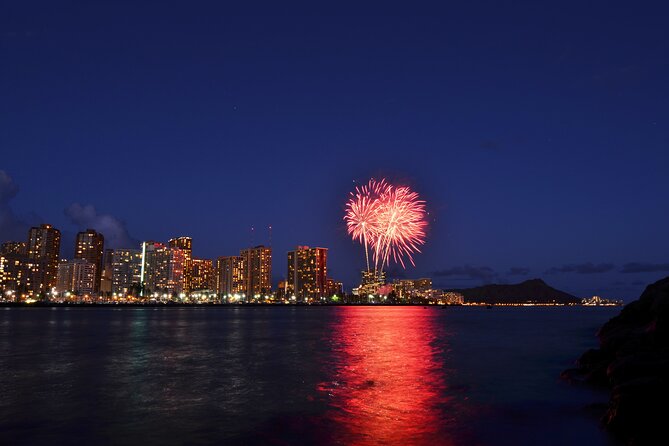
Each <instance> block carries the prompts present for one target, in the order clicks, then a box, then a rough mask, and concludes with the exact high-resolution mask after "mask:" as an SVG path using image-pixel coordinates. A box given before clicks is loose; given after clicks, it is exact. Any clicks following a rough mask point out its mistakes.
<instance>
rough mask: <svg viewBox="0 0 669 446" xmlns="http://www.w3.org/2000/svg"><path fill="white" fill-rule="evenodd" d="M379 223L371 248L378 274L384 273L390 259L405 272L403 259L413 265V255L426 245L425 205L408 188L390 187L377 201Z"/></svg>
mask: <svg viewBox="0 0 669 446" xmlns="http://www.w3.org/2000/svg"><path fill="white" fill-rule="evenodd" d="M378 219H379V221H380V222H381V223H380V225H379V228H380V232H379V234H378V235H377V237H376V243H375V245H374V260H375V267H376V269H377V270H380V271H383V268H384V266H389V265H390V259H391V258H392V260H393V261H394V262H395V263H399V264H401V265H402V268H405V267H406V265H405V264H404V257H406V258H408V259H409V261H410V262H411V264H412V265H414V266H415V263H414V261H413V254H414V253H416V252H420V245H423V244H424V243H425V230H426V228H427V222H426V221H425V202H424V201H422V200H420V199H419V197H418V194H417V193H416V192H413V191H412V190H411V189H410V188H409V187H404V186H403V187H392V188H390V189H389V190H388V191H387V192H386V193H385V194H384V195H382V196H381V198H380V203H379V210H378Z"/></svg>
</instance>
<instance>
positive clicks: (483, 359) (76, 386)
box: [0, 307, 619, 446]
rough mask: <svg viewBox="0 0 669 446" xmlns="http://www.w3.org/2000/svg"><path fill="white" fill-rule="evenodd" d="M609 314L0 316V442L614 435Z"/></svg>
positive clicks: (489, 441)
mask: <svg viewBox="0 0 669 446" xmlns="http://www.w3.org/2000/svg"><path fill="white" fill-rule="evenodd" d="M618 311H619V309H617V308H575V307H564V308H563V307H514V308H493V309H485V308H468V307H448V308H445V309H441V308H434V307H429V308H423V307H221V308H191V307H188V308H75V307H69V308H4V309H0V444H3V445H14V444H16V445H46V444H49V445H52V444H86V445H93V444H95V445H107V444H109V445H111V444H124V445H126V444H130V445H135V444H136V445H145V444H166V445H172V444H174V445H178V444H189V445H195V444H233V445H236V444H239V445H242V444H243V445H248V444H272V445H293V444H295V445H302V444H304V445H307V444H341V445H350V444H363V445H364V444H369V445H373V444H384V445H395V444H397V445H407V444H419V445H423V444H424V445H439V444H443V445H507V444H509V445H524V444H528V445H529V444H531V445H567V444H569V445H574V444H587V445H591V446H595V445H613V444H616V443H615V441H614V440H613V439H612V438H611V437H610V436H609V435H607V434H606V432H604V431H603V430H602V429H601V428H600V426H599V422H598V416H599V414H598V412H597V410H593V409H592V408H589V406H591V405H592V404H597V403H605V402H606V401H607V394H606V393H605V392H604V391H601V390H599V391H598V390H593V389H589V388H586V387H579V386H573V385H569V384H567V383H565V382H562V381H561V380H560V379H559V374H560V372H561V371H562V370H563V369H565V368H567V367H570V366H571V364H573V361H574V360H575V359H576V358H577V357H578V356H579V355H580V354H581V353H582V352H583V351H584V350H585V349H587V348H589V347H593V346H596V339H595V337H594V334H595V332H596V331H597V329H598V327H599V326H601V324H602V323H604V322H605V321H606V320H608V319H609V318H610V317H612V316H614V315H615V314H616V313H617V312H618Z"/></svg>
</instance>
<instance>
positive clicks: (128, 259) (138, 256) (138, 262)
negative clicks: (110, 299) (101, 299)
mask: <svg viewBox="0 0 669 446" xmlns="http://www.w3.org/2000/svg"><path fill="white" fill-rule="evenodd" d="M111 269H112V273H111V292H112V294H116V295H117V296H125V295H128V294H134V295H137V294H138V291H139V289H140V284H141V282H142V278H141V271H142V251H140V250H139V249H115V250H114V251H113V254H112V255H111Z"/></svg>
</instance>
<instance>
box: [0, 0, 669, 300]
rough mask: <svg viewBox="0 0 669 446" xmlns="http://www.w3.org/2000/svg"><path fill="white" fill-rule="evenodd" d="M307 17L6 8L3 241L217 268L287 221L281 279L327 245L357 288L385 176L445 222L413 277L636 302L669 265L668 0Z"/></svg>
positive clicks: (90, 5)
mask: <svg viewBox="0 0 669 446" xmlns="http://www.w3.org/2000/svg"><path fill="white" fill-rule="evenodd" d="M139 3H141V4H139ZM288 3H289V2H267V3H257V2H208V3H205V2H186V1H183V2H166V1H152V2H148V1H146V2H139V1H138V2H134V1H132V2H131V1H127V2H121V1H117V2H111V1H108V2H98V1H81V2H67V1H59V2H54V1H43V2H34V1H28V0H26V1H5V2H3V3H2V6H1V7H0V32H1V34H0V123H1V124H0V153H1V157H0V170H1V171H2V172H0V206H1V208H0V211H1V214H0V240H5V239H16V238H20V239H21V240H23V239H25V236H26V235H25V234H26V230H27V227H28V225H31V224H36V223H40V222H49V223H52V224H54V225H55V226H56V227H57V228H59V229H61V230H62V231H63V233H64V244H63V247H62V254H63V256H64V257H70V256H72V251H73V238H74V234H75V233H76V232H77V230H79V229H80V228H85V227H95V228H96V229H99V230H101V231H102V232H103V233H105V235H106V237H107V239H108V240H109V241H111V245H112V246H116V247H120V246H124V245H132V246H135V243H137V242H138V241H140V240H148V239H152V240H161V241H167V239H168V238H170V237H173V236H180V235H189V236H192V237H193V250H194V255H195V256H196V257H208V258H213V257H216V256H220V255H234V254H237V253H238V251H239V249H240V248H244V247H247V246H250V245H251V244H254V245H256V244H260V243H268V242H269V240H268V238H269V237H268V230H267V227H268V226H269V225H272V227H273V235H272V239H273V240H272V246H273V249H274V265H273V268H274V271H273V276H274V279H275V281H276V280H278V279H280V278H281V277H282V276H284V275H285V270H286V266H285V265H286V260H285V253H286V252H287V251H288V250H289V249H292V248H294V247H295V246H296V245H311V246H323V247H327V248H330V258H329V269H330V273H331V275H332V276H333V277H335V278H337V279H340V280H343V281H344V283H345V286H346V288H347V289H350V288H351V287H352V286H355V285H357V281H358V271H359V270H360V269H361V268H362V267H363V265H364V253H363V250H362V248H361V247H360V246H359V245H355V244H353V243H352V242H351V241H350V240H349V239H348V237H347V236H346V230H345V225H344V222H343V220H342V216H343V209H344V204H345V201H346V199H347V194H348V192H349V191H350V190H352V188H354V187H355V185H356V182H365V181H366V180H368V179H369V178H370V177H376V178H381V177H386V178H388V179H390V180H391V181H393V182H397V183H403V184H408V185H410V186H412V187H413V188H415V190H417V191H418V192H419V193H420V194H421V196H422V197H423V198H425V199H426V201H427V203H428V209H429V211H430V228H429V235H428V241H427V244H426V245H425V248H424V251H423V254H419V255H417V256H416V267H415V268H413V267H409V268H408V269H407V270H406V271H401V269H396V268H394V276H395V277H401V276H406V277H423V276H429V277H432V278H433V279H434V283H435V284H436V285H438V286H442V287H467V286H475V285H480V284H482V283H491V282H506V283H513V282H518V281H521V280H524V279H528V278H533V277H542V278H544V280H546V281H547V282H548V283H549V284H551V285H553V286H556V287H558V288H561V289H563V290H565V291H568V292H571V293H574V294H577V295H579V296H586V295H592V294H593V293H597V294H600V295H602V296H604V297H609V298H624V299H626V300H630V299H633V298H635V297H637V296H638V294H639V293H640V292H641V291H642V290H643V287H644V286H645V284H647V283H649V282H651V281H654V280H657V279H658V278H660V277H663V276H666V275H668V274H669V236H668V232H669V206H667V192H669V170H668V167H669V111H668V104H669V82H668V80H669V26H668V25H667V23H669V7H668V6H666V3H665V2H660V1H657V2H609V1H606V2H583V1H578V2H557V1H556V2H541V1H527V2H521V1H514V2H478V1H467V2H455V3H457V4H454V5H447V4H446V3H447V2H434V3H422V2H403V4H402V5H391V3H390V2H378V3H376V4H371V3H367V2H365V5H363V4H362V3H363V2H351V3H344V2H328V3H325V2H306V3H303V4H299V5H298V4H297V3H292V2H290V3H291V4H290V5H289V4H288ZM251 227H254V228H255V230H254V231H253V233H254V234H252V231H251Z"/></svg>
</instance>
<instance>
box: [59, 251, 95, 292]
mask: <svg viewBox="0 0 669 446" xmlns="http://www.w3.org/2000/svg"><path fill="white" fill-rule="evenodd" d="M96 270H97V265H95V264H93V263H91V262H89V261H88V260H86V259H74V260H71V261H68V260H61V261H60V263H59V264H58V283H57V285H56V291H57V293H58V294H60V295H62V294H63V293H67V292H70V293H73V294H75V295H77V296H84V295H91V294H94V292H95V281H96V277H97V274H96Z"/></svg>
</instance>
